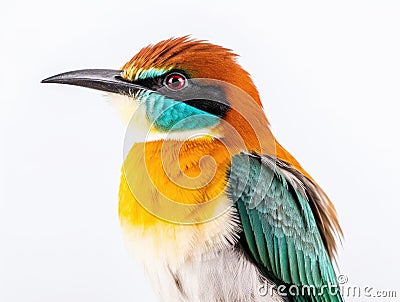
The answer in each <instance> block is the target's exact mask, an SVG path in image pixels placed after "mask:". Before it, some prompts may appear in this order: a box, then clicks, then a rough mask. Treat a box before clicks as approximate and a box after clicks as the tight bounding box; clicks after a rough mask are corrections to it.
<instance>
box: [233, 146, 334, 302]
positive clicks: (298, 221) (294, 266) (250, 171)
mask: <svg viewBox="0 0 400 302" xmlns="http://www.w3.org/2000/svg"><path fill="white" fill-rule="evenodd" d="M307 189H309V188H307V187H306V186H304V184H303V183H302V182H301V180H299V179H298V178H296V176H295V175H294V174H291V173H290V169H289V165H288V164H287V163H284V162H282V161H279V160H277V159H275V158H273V157H270V156H259V155H257V154H245V153H242V154H240V155H236V156H234V157H233V160H232V165H231V169H230V173H229V196H230V198H231V199H232V201H234V202H235V205H236V207H237V210H238V213H239V217H240V220H241V223H242V227H243V236H242V237H243V238H241V239H242V241H243V243H244V244H243V246H245V247H246V250H247V253H248V254H249V255H250V256H251V257H252V258H253V260H254V262H255V263H256V264H257V266H258V267H259V269H260V271H261V272H262V273H263V274H264V275H265V277H267V278H269V279H271V280H272V281H274V282H275V283H277V284H279V285H280V284H285V285H288V286H287V288H289V286H290V285H295V286H297V287H296V289H293V288H292V293H293V292H295V293H296V290H298V291H299V293H300V294H299V295H296V296H290V294H288V298H289V300H291V301H316V302H321V301H326V302H340V301H342V298H341V296H340V294H339V293H338V292H337V291H338V288H337V281H336V274H335V271H334V269H333V266H332V262H331V260H330V258H329V256H328V253H327V251H326V248H325V246H324V242H323V239H322V238H321V234H320V230H319V229H318V225H317V223H316V220H315V218H314V214H313V211H312V209H311V207H310V204H309V202H308V196H309V195H308V192H307ZM307 286H309V287H307ZM314 290H315V292H314ZM302 291H303V293H304V295H302V294H301V293H302Z"/></svg>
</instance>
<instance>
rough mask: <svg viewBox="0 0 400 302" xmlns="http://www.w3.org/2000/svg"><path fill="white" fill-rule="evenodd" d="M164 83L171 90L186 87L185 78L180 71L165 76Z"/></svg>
mask: <svg viewBox="0 0 400 302" xmlns="http://www.w3.org/2000/svg"><path fill="white" fill-rule="evenodd" d="M164 84H165V85H166V86H167V87H168V88H169V89H171V90H175V91H176V90H180V89H182V88H184V87H186V84H187V83H186V78H185V76H184V75H182V74H180V73H171V74H169V75H168V76H167V77H166V78H165V82H164Z"/></svg>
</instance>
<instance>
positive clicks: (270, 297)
mask: <svg viewBox="0 0 400 302" xmlns="http://www.w3.org/2000/svg"><path fill="white" fill-rule="evenodd" d="M43 82H45V83H61V84H70V85H77V86H83V87H88V88H94V89H97V90H101V91H105V92H107V93H109V94H110V95H111V99H112V102H113V103H114V104H115V105H116V106H117V108H118V110H119V112H120V113H121V114H122V116H123V118H124V119H125V120H126V122H127V123H128V127H127V129H128V130H127V133H126V139H125V145H124V148H125V154H124V162H123V167H122V177H121V185H120V193H119V217H120V221H121V225H122V228H123V231H124V235H125V237H126V240H127V242H128V246H129V248H130V249H131V250H132V252H133V253H134V255H135V257H136V259H138V260H139V262H140V263H142V264H143V266H144V269H145V271H146V273H147V275H148V277H149V280H150V282H151V283H152V286H153V287H154V288H155V290H156V291H157V292H158V294H159V296H160V299H161V300H162V301H174V302H176V301H190V302H192V301H206V302H208V301H316V302H321V301H328V302H330V301H331V302H333V301H342V298H341V295H340V292H339V289H338V287H337V286H338V282H337V280H336V273H335V271H334V268H333V264H332V263H333V262H334V258H335V255H336V242H337V241H338V240H340V238H341V236H342V231H341V228H340V225H339V223H338V219H337V215H336V211H335V209H334V206H333V205H332V203H331V202H330V200H329V199H328V197H327V195H326V194H325V193H324V191H323V190H322V189H321V187H320V186H319V185H318V184H317V183H316V182H315V180H314V179H313V178H312V177H311V176H310V175H309V174H308V173H307V172H306V171H305V170H304V169H303V168H302V167H301V166H300V164H299V163H298V162H297V161H296V160H295V159H294V157H293V156H292V155H291V154H290V153H289V152H288V151H286V150H285V149H284V148H283V147H282V146H281V145H280V144H279V143H278V142H277V140H276V139H275V138H274V136H273V135H272V133H271V131H270V126H269V123H268V120H267V118H266V116H265V113H264V111H263V108H262V104H261V100H260V97H259V93H258V91H257V89H256V87H255V85H254V84H253V82H252V80H251V78H250V76H249V74H248V73H247V72H246V71H245V70H243V69H242V68H241V66H240V65H239V64H238V63H237V61H236V55H235V54H234V53H233V52H232V51H231V50H228V49H226V48H223V47H221V46H217V45H213V44H211V43H208V42H206V41H200V40H195V39H191V38H189V37H187V36H186V37H181V38H171V39H168V40H165V41H161V42H159V43H157V44H155V45H149V46H147V47H145V48H143V49H142V50H140V51H139V53H137V54H136V55H135V56H134V57H133V58H132V59H131V60H130V61H129V62H127V63H126V64H125V65H124V66H123V67H122V68H121V69H120V70H105V69H90V70H88V69H87V70H78V71H72V72H67V73H63V74H59V75H56V76H53V77H50V78H48V79H45V80H43Z"/></svg>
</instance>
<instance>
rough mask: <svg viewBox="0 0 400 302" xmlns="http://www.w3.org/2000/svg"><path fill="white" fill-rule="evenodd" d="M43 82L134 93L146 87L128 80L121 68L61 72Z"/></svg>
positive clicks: (120, 92)
mask: <svg viewBox="0 0 400 302" xmlns="http://www.w3.org/2000/svg"><path fill="white" fill-rule="evenodd" d="M41 83H58V84H67V85H75V86H81V87H87V88H92V89H97V90H101V91H106V92H113V93H118V94H132V93H134V92H135V91H138V90H142V89H147V88H146V87H143V86H140V85H136V84H133V83H132V82H129V81H126V80H124V79H123V78H122V76H121V70H110V69H82V70H75V71H69V72H65V73H60V74H58V75H55V76H52V77H49V78H47V79H44V80H42V82H41Z"/></svg>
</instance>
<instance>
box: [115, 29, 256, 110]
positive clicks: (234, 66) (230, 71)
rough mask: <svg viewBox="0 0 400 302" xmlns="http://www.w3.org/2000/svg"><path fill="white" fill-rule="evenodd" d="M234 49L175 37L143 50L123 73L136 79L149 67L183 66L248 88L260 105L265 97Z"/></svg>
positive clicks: (198, 75) (192, 73) (194, 75)
mask: <svg viewBox="0 0 400 302" xmlns="http://www.w3.org/2000/svg"><path fill="white" fill-rule="evenodd" d="M236 57H237V55H236V54H234V53H233V52H232V51H231V50H230V49H227V48H224V47H221V46H218V45H214V44H211V43H208V42H206V41H203V40H195V39H191V38H189V37H188V36H184V37H180V38H171V39H168V40H164V41H161V42H159V43H157V44H155V45H149V46H146V47H144V48H142V50H140V51H139V52H138V53H137V54H136V55H135V56H134V57H133V58H132V59H131V60H130V61H129V62H127V63H126V64H125V65H124V66H123V67H122V70H123V71H124V72H123V75H122V76H123V77H124V78H125V79H127V80H134V79H135V76H136V74H137V73H138V72H140V71H141V70H145V69H150V68H155V69H161V68H162V69H172V68H176V69H182V70H184V71H186V72H187V73H188V74H189V75H190V76H191V77H192V78H207V79H215V80H220V81H224V82H227V83H230V84H232V85H235V86H236V87H239V88H241V89H243V90H244V91H246V92H247V93H248V94H249V95H250V96H251V97H252V98H253V99H254V100H255V101H256V102H257V103H258V104H259V105H260V106H261V101H260V97H259V94H258V91H257V89H256V87H255V86H254V83H253V81H252V80H251V78H250V75H249V74H248V73H247V72H246V71H245V70H244V69H243V68H242V67H241V66H240V65H239V64H238V63H237V62H236Z"/></svg>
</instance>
